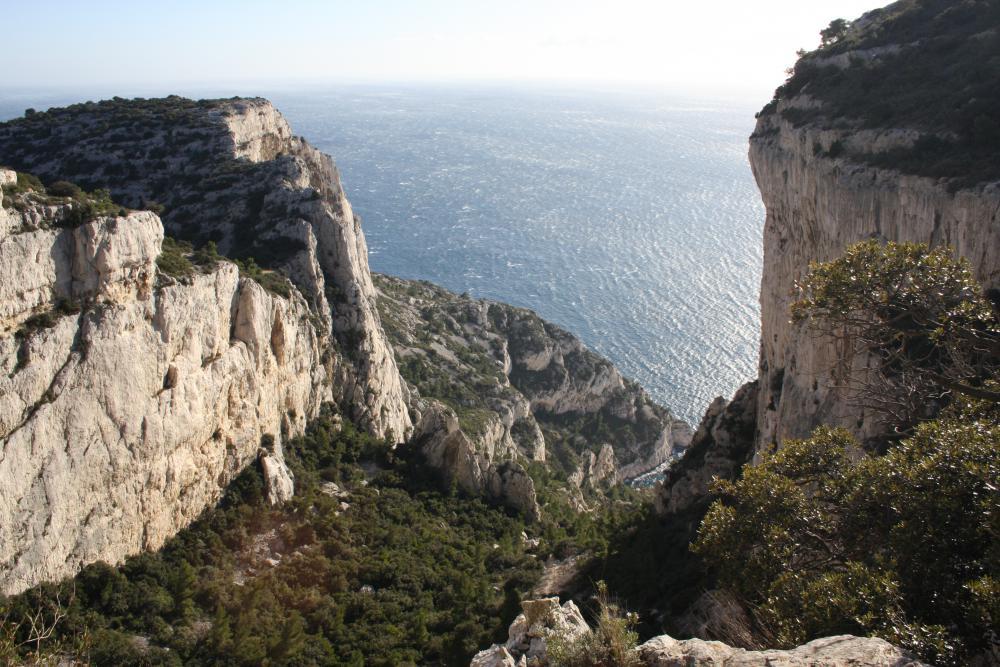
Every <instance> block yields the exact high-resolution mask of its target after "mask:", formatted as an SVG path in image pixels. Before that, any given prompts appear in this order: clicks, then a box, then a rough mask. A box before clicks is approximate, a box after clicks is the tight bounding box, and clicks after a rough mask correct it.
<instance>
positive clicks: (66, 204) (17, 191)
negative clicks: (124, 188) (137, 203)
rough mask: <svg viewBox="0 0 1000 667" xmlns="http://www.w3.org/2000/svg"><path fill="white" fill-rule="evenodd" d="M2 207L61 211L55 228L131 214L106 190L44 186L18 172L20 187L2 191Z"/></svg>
mask: <svg viewBox="0 0 1000 667" xmlns="http://www.w3.org/2000/svg"><path fill="white" fill-rule="evenodd" d="M3 206H4V207H6V208H13V209H17V210H19V211H24V210H26V209H27V208H28V207H32V206H53V207H58V208H59V213H58V215H57V217H56V218H55V220H56V222H55V224H56V225H57V226H59V227H67V228H75V227H79V226H80V225H83V224H86V223H88V222H91V221H92V220H95V219H97V218H99V217H102V216H124V215H127V214H128V211H127V210H126V209H125V208H124V207H122V206H120V205H119V204H117V203H116V202H114V201H112V199H111V193H109V192H108V191H107V190H103V189H100V188H98V189H96V190H94V191H93V192H85V191H84V190H83V189H81V188H80V187H79V186H78V185H76V184H75V183H70V182H68V181H54V182H52V183H49V184H48V185H42V182H41V180H39V179H38V178H37V177H36V176H34V175H32V174H28V173H24V172H17V183H16V184H15V185H14V186H13V187H8V188H5V189H4V191H3Z"/></svg>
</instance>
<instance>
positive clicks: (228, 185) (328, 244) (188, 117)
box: [0, 97, 412, 442]
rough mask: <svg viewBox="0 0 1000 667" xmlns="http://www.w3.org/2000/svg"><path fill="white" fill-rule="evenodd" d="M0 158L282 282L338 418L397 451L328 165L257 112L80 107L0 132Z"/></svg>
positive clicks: (386, 379)
mask: <svg viewBox="0 0 1000 667" xmlns="http://www.w3.org/2000/svg"><path fill="white" fill-rule="evenodd" d="M0 156H2V158H3V160H4V162H5V163H6V164H8V165H9V166H12V167H15V168H17V169H18V170H20V171H25V172H30V173H33V174H35V175H36V176H39V177H40V178H42V179H43V180H44V181H46V182H50V181H53V180H57V179H59V180H67V181H71V182H74V183H76V184H77V185H80V186H82V187H84V188H86V189H93V188H106V189H108V190H110V192H111V194H112V195H113V197H114V198H115V200H116V201H119V202H121V203H122V204H124V205H125V206H131V207H135V208H140V207H148V208H152V209H154V210H160V211H162V219H163V224H164V227H165V228H166V231H167V233H168V234H171V235H173V236H175V237H177V238H182V239H186V240H189V241H192V242H193V243H194V244H195V245H196V246H200V245H204V244H206V243H207V242H209V241H211V242H214V243H216V244H217V247H218V249H219V250H220V251H221V252H222V253H224V254H226V255H228V256H231V257H235V258H253V259H254V260H256V261H257V262H258V263H260V264H262V265H263V266H265V267H267V268H271V269H275V270H280V271H281V272H283V273H285V274H286V275H287V276H288V277H289V278H290V279H291V280H292V282H293V283H294V284H295V285H296V287H297V288H298V289H299V291H300V292H301V293H302V295H303V296H304V297H305V298H306V300H307V302H308V304H309V306H310V308H311V310H312V311H313V312H314V313H315V315H316V317H317V321H318V322H320V323H322V326H321V327H319V330H318V333H319V335H320V337H321V340H320V343H321V348H322V350H321V352H322V355H323V356H324V357H325V358H329V359H331V360H332V361H333V362H334V363H333V368H332V379H333V382H332V383H331V386H332V387H334V389H335V399H336V400H337V401H338V402H339V403H340V404H342V405H343V406H344V407H345V410H346V411H347V412H348V414H349V416H350V417H351V418H352V419H354V420H355V421H357V422H358V423H360V424H362V425H365V426H367V427H368V428H369V429H370V430H371V431H372V432H373V433H375V434H377V435H379V436H391V438H392V439H393V440H395V441H397V442H402V441H403V440H405V439H406V437H407V436H408V434H409V433H410V431H411V430H412V422H411V420H410V417H409V412H408V410H407V399H408V397H407V396H406V393H405V388H404V387H403V386H402V384H401V382H400V379H399V374H398V372H397V369H396V367H395V362H394V360H393V356H392V351H391V349H390V348H389V345H388V344H387V342H386V340H385V336H384V334H383V332H382V328H381V324H380V322H379V316H378V312H377V310H376V306H375V291H374V287H373V285H372V282H371V274H370V272H369V269H368V252H367V247H366V244H365V239H364V235H363V233H362V232H361V227H360V220H359V219H358V218H357V216H355V215H354V212H353V210H352V209H351V205H350V202H349V201H348V200H347V197H346V195H345V193H344V190H343V188H342V186H341V183H340V177H339V174H338V172H337V170H336V168H335V167H334V165H333V161H332V160H331V159H330V157H329V156H328V155H324V154H322V153H320V152H319V151H317V150H316V149H315V148H313V147H312V146H310V145H309V144H308V143H307V142H306V141H305V140H303V139H301V138H299V137H296V136H294V135H293V134H292V132H291V129H290V128H289V126H288V123H287V122H286V121H285V119H284V118H283V117H282V116H281V114H280V113H279V112H278V111H277V110H276V109H275V108H274V106H273V105H271V103H270V102H268V101H267V100H264V99H259V98H254V99H239V98H234V99H231V100H202V101H198V102H194V101H191V100H186V99H183V98H179V97H168V98H165V99H160V100H141V99H139V100H122V99H120V98H115V99H113V100H108V101H104V102H99V103H93V102H88V103H85V104H78V105H73V106H70V107H66V108H62V109H50V110H49V111H47V112H44V113H35V114H30V115H27V116H25V117H24V118H20V119H16V120H13V121H10V122H7V123H3V124H0Z"/></svg>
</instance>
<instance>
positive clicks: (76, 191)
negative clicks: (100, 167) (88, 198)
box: [45, 181, 83, 197]
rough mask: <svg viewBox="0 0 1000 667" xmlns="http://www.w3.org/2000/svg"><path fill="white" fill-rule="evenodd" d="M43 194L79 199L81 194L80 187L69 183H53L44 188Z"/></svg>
mask: <svg viewBox="0 0 1000 667" xmlns="http://www.w3.org/2000/svg"><path fill="white" fill-rule="evenodd" d="M45 192H46V193H48V194H50V195H52V196H53V197H79V196H81V195H82V194H83V190H81V189H80V186H78V185H76V184H75V183H70V182H69V181H55V182H54V183H50V184H49V185H47V186H46V187H45Z"/></svg>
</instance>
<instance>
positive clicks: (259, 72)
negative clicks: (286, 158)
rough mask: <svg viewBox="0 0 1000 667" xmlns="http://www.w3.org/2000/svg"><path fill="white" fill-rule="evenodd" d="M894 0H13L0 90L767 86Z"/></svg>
mask: <svg viewBox="0 0 1000 667" xmlns="http://www.w3.org/2000/svg"><path fill="white" fill-rule="evenodd" d="M883 4H885V0H756V2H747V1H746V0H684V1H679V0H503V1H500V0H491V1H489V2H487V1H483V0H420V1H416V0H412V1H406V0H350V1H345V0H328V1H325V2H324V1H320V0H281V1H264V0H174V1H166V0H155V1H153V0H127V1H125V0H90V1H89V2H80V1H79V0H43V1H37V2H14V1H13V0H4V2H3V5H4V6H3V11H2V15H3V23H4V31H3V32H4V49H3V51H4V58H3V60H4V62H3V75H2V77H0V90H2V89H3V88H13V87H19V86H41V87H52V86H62V85H67V84H75V85H77V86H84V87H86V86H101V87H102V88H106V87H108V86H112V87H113V86H119V85H120V86H132V87H134V86H149V87H152V88H159V87H160V86H164V85H191V84H223V85H233V84H237V85H242V84H248V83H254V82H260V83H270V84H273V83H280V82H288V83H296V82H300V83H305V82H338V81H372V82H390V81H396V82H399V81H456V80H457V81H470V80H471V81H483V82H490V81H524V80H541V81H565V82H571V83H582V82H594V83H596V82H600V83H609V82H617V83H623V84H633V83H641V84H653V85H656V86H657V87H664V88H668V87H675V88H692V87H697V88H702V89H705V90H709V91H714V92H733V93H743V92H750V93H754V94H758V95H759V94H767V93H769V92H770V91H771V90H773V88H774V87H775V86H776V85H778V84H779V83H780V82H781V80H782V79H783V76H784V75H783V71H784V69H785V68H786V67H788V66H789V65H790V64H791V63H792V62H793V61H794V59H795V51H796V49H798V48H800V47H808V48H813V47H814V46H816V44H817V42H818V36H817V35H818V32H819V30H820V29H821V28H823V27H825V26H826V25H827V24H828V23H829V21H830V20H831V19H833V18H837V17H845V18H855V17H857V16H859V15H860V14H861V13H863V12H864V11H867V10H869V9H873V8H875V7H878V6H881V5H883Z"/></svg>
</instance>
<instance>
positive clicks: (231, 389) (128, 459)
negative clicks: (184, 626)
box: [0, 170, 332, 594]
mask: <svg viewBox="0 0 1000 667" xmlns="http://www.w3.org/2000/svg"><path fill="white" fill-rule="evenodd" d="M16 186H17V177H16V175H15V174H14V172H11V171H6V170H2V171H0V189H2V190H3V191H4V192H3V195H4V201H5V204H12V205H11V206H4V207H3V208H2V209H0V304H2V305H0V332H2V335H0V592H3V593H7V594H9V593H15V592H18V591H20V590H23V589H25V588H28V587H29V586H32V585H34V584H36V583H38V582H39V581H44V580H51V579H58V578H61V577H64V576H67V575H70V574H73V573H75V572H76V571H77V569H78V568H79V567H80V566H81V565H82V564H86V563H89V562H93V561H95V560H108V561H112V562H114V561H118V560H121V559H122V558H124V557H125V556H126V555H129V554H132V553H136V552H138V551H141V550H144V549H155V548H157V547H159V546H160V545H161V544H163V542H164V541H165V540H166V539H167V538H169V537H171V536H172V535H173V534H174V533H176V532H177V530H179V529H180V528H182V527H184V526H185V525H187V524H188V523H190V522H191V521H193V520H194V519H195V518H196V517H197V516H198V515H199V514H200V513H201V512H202V510H203V509H204V508H205V507H206V506H208V505H210V504H212V503H213V502H215V501H216V500H218V498H219V497H220V496H221V494H222V491H223V490H224V489H225V487H226V485H227V484H228V482H229V481H230V480H231V479H232V478H233V477H235V475H236V474H238V473H239V472H240V471H241V470H242V469H243V468H244V467H246V465H247V464H249V463H250V462H252V461H254V460H255V459H259V460H260V461H261V465H262V467H263V470H264V472H265V479H266V483H267V491H268V494H269V497H270V498H271V499H272V502H279V501H281V500H283V499H285V498H287V497H289V496H290V495H291V491H292V479H291V476H290V473H289V471H288V470H287V469H286V467H285V466H284V462H283V457H282V448H281V444H282V440H283V438H285V437H288V436H291V435H296V434H298V433H301V432H302V431H303V430H304V428H305V425H306V422H307V420H308V419H310V418H311V417H313V416H315V415H316V414H317V412H318V410H319V407H320V405H321V404H322V403H323V402H325V401H328V400H330V399H331V398H332V393H331V389H330V378H329V375H328V373H329V365H328V364H325V363H324V362H323V359H322V357H321V348H320V345H319V339H318V334H317V332H316V330H315V327H314V325H313V323H312V317H311V311H310V309H309V307H308V305H307V303H306V302H305V300H304V299H303V298H302V297H301V296H299V295H298V294H297V293H294V292H293V294H292V295H291V297H290V298H283V297H279V296H276V295H274V294H271V293H270V292H268V291H266V290H265V289H264V288H262V287H261V286H260V285H258V284H257V283H255V282H254V281H252V280H250V279H248V278H245V277H241V276H240V273H239V271H238V269H237V267H236V266H235V265H233V264H231V263H228V262H220V263H218V264H217V265H216V266H212V267H206V268H204V269H202V270H200V271H197V272H195V273H194V274H193V275H190V276H187V277H185V278H183V279H175V278H172V277H170V276H169V275H166V274H164V273H163V272H162V271H161V270H159V269H158V267H157V258H158V257H159V256H160V255H161V244H162V242H163V226H162V224H161V223H160V220H159V218H158V217H157V216H156V214H154V213H152V212H149V211H127V210H122V211H120V214H118V215H114V214H112V215H107V216H99V217H97V218H96V219H94V220H92V221H90V222H86V223H85V224H82V225H80V226H77V227H66V226H65V225H64V223H63V215H64V214H65V213H66V211H67V210H71V209H72V208H73V207H74V206H78V205H79V204H78V203H61V202H59V201H58V198H57V200H56V201H55V202H52V201H42V202H39V201H38V200H37V199H36V198H34V196H33V195H32V194H31V193H26V194H20V195H17V196H14V197H12V196H11V194H10V193H11V191H12V190H14V189H16ZM47 199H48V200H51V199H52V198H47Z"/></svg>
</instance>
